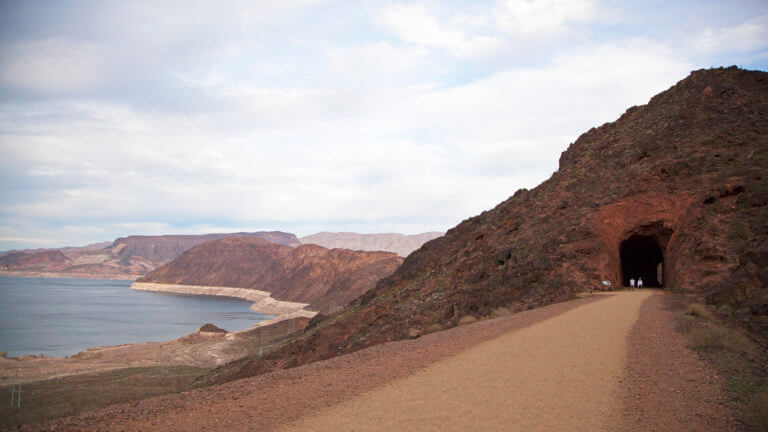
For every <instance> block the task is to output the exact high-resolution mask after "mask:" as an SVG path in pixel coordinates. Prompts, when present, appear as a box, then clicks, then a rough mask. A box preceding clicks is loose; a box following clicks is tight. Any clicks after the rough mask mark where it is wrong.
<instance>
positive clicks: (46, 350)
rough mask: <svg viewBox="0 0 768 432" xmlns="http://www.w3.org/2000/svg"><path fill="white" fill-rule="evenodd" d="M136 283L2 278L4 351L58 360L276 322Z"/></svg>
mask: <svg viewBox="0 0 768 432" xmlns="http://www.w3.org/2000/svg"><path fill="white" fill-rule="evenodd" d="M131 283H132V281H122V280H101V279H56V278H23V277H0V351H7V352H8V355H9V356H12V357H16V356H20V355H26V354H44V355H46V356H49V357H60V356H68V355H73V354H76V353H78V352H80V351H83V350H85V349H87V348H91V347H97V346H104V345H120V344H125V343H136V342H150V341H154V342H164V341H169V340H173V339H176V338H179V337H181V336H184V335H186V334H189V333H192V332H194V331H195V330H197V329H198V328H200V327H201V326H202V325H203V324H205V323H213V324H215V325H217V326H219V327H221V328H223V329H226V330H228V331H235V330H244V329H247V328H250V327H251V326H252V325H253V324H256V323H258V322H261V321H264V320H267V319H270V318H273V317H272V316H270V315H264V314H260V313H257V312H254V311H252V310H251V309H250V305H251V303H250V302H248V301H245V300H239V299H233V298H227V297H215V296H194V295H178V294H165V293H156V292H147V291H133V290H131V289H130V286H131Z"/></svg>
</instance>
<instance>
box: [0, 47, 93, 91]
mask: <svg viewBox="0 0 768 432" xmlns="http://www.w3.org/2000/svg"><path fill="white" fill-rule="evenodd" d="M103 56H104V52H103V49H102V48H101V47H100V46H99V45H97V44H95V43H89V42H76V41H69V40H63V39H55V38H54V39H47V40H43V41H33V42H20V43H16V44H14V45H12V46H10V47H9V48H8V51H7V52H6V53H4V54H3V55H2V58H1V60H0V62H1V63H0V80H2V82H3V84H5V85H9V86H12V87H20V88H24V89H30V90H35V91H43V92H71V91H75V90H87V89H90V88H93V87H95V86H98V85H100V84H102V83H104V82H105V80H106V78H107V77H106V70H105V62H104V58H103Z"/></svg>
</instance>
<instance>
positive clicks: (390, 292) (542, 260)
mask: <svg viewBox="0 0 768 432" xmlns="http://www.w3.org/2000/svg"><path fill="white" fill-rule="evenodd" d="M766 167H768V73H764V72H755V71H744V70H739V69H737V68H735V67H734V68H728V69H712V70H700V71H696V72H693V73H692V74H691V75H690V76H689V77H687V78H686V79H684V80H682V81H680V82H679V83H677V84H676V85H675V86H673V87H672V88H670V89H669V90H667V91H665V92H663V93H661V94H659V95H657V96H655V97H653V98H652V99H651V100H650V102H649V103H648V104H647V105H644V106H639V107H632V108H630V109H628V110H627V111H626V112H625V113H624V114H623V115H622V116H621V117H620V118H619V119H618V120H617V121H615V122H613V123H607V124H604V125H602V126H601V127H599V128H593V129H591V130H589V131H588V132H586V133H585V134H583V135H582V136H580V137H579V138H578V140H576V142H574V143H573V144H572V145H571V146H570V147H569V148H568V150H567V151H565V152H564V153H563V154H562V155H561V157H560V167H559V170H558V171H557V172H556V173H554V174H553V175H552V177H551V178H550V179H548V180H547V181H545V182H543V183H542V184H541V185H539V186H538V187H536V188H534V189H533V190H524V189H523V190H519V191H517V192H515V194H514V195H513V196H511V197H510V198H509V199H507V200H506V201H504V202H502V203H501V204H499V205H498V206H497V207H496V208H494V209H492V210H489V211H486V212H483V213H482V214H480V215H478V216H475V217H472V218H470V219H467V220H465V221H463V222H462V223H461V224H459V225H458V226H456V227H455V228H453V229H451V230H449V231H448V232H447V233H446V235H445V236H443V237H440V238H437V239H435V240H432V241H430V242H427V243H426V244H425V245H424V246H422V247H421V248H420V249H419V250H417V251H415V252H413V253H412V254H410V255H409V256H408V258H406V259H405V261H404V263H403V265H402V266H401V267H400V268H399V269H398V270H397V271H396V272H395V273H394V274H393V275H392V276H390V277H388V278H386V279H383V280H381V281H380V282H379V283H378V284H377V285H376V288H374V289H372V290H370V291H368V292H367V293H366V294H364V295H363V296H362V297H360V298H358V299H357V300H355V301H354V302H352V303H351V304H350V305H349V306H347V307H345V308H344V309H343V310H342V311H339V312H337V313H335V314H333V315H331V316H329V317H316V318H315V319H313V321H312V322H311V323H310V325H309V326H308V327H307V329H306V330H305V334H304V336H303V337H301V338H299V339H298V340H296V341H295V342H294V343H292V344H291V345H289V346H287V347H285V348H284V349H283V350H281V351H278V352H276V353H274V354H271V355H270V356H269V357H267V358H266V359H261V360H252V361H249V362H245V363H244V364H243V363H241V364H240V365H239V366H237V370H233V371H231V373H230V374H229V379H231V378H236V377H241V376H247V375H253V374H257V373H260V372H263V371H265V370H270V369H275V368H276V369H281V368H286V367H291V366H295V365H298V364H303V363H308V362H311V361H314V360H318V359H323V358H329V357H333V356H336V355H339V354H342V353H349V352H353V351H356V350H359V349H361V348H363V347H366V346H370V345H374V344H378V343H382V342H386V341H392V340H398V339H403V338H407V337H416V336H418V335H420V334H424V333H428V332H432V331H436V330H439V329H441V328H446V327H450V326H453V325H455V324H456V323H457V322H458V320H459V319H461V318H462V317H464V316H467V315H470V316H474V317H483V316H488V315H492V314H493V313H494V311H495V310H496V309H497V308H500V307H503V308H506V309H510V310H513V311H516V310H524V309H530V308H534V307H537V306H541V305H545V304H548V303H552V302H555V301H557V300H558V299H564V298H569V297H570V296H571V295H572V293H573V292H575V291H581V290H585V289H589V288H592V287H596V286H601V285H600V283H601V281H611V282H612V283H613V285H612V287H617V286H620V285H622V284H623V283H624V282H625V281H627V280H628V279H629V278H630V277H637V276H642V277H644V278H646V280H647V281H648V284H660V285H663V286H664V287H666V288H672V289H680V290H687V291H691V292H694V293H697V294H698V295H700V296H702V297H704V298H706V299H707V301H709V302H710V303H712V304H714V305H723V304H728V305H729V306H730V309H731V310H734V311H735V314H736V316H737V317H738V318H739V320H740V321H741V322H743V323H745V324H746V325H747V326H749V327H751V329H752V330H754V331H756V332H762V333H764V334H765V333H768V288H767V287H768V168H766ZM726 312H727V310H726ZM220 375H223V374H220Z"/></svg>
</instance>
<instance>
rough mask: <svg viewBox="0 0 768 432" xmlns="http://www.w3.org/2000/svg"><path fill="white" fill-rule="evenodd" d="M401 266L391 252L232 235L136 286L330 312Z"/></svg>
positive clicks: (182, 257) (188, 253) (187, 255)
mask: <svg viewBox="0 0 768 432" xmlns="http://www.w3.org/2000/svg"><path fill="white" fill-rule="evenodd" d="M401 262H402V259H401V258H399V257H398V256H397V255H395V254H394V253H391V252H367V251H351V250H346V249H326V248H324V247H321V246H317V245H301V246H298V247H296V248H292V247H290V246H285V245H279V244H276V243H270V242H268V241H265V240H263V239H258V238H240V237H234V238H227V239H222V240H217V241H212V242H208V243H205V244H203V245H200V246H197V247H194V248H192V249H190V250H188V251H186V252H185V253H183V254H182V255H180V256H179V257H178V258H176V259H175V260H174V261H172V262H170V263H168V264H166V265H164V266H162V267H160V268H158V269H156V270H155V271H153V272H152V273H150V274H148V275H147V276H145V277H143V278H141V279H138V280H137V282H139V283H161V284H176V285H202V286H217V287H234V288H253V289H257V290H260V291H266V292H269V293H271V295H272V297H273V298H275V299H277V300H283V301H291V302H300V303H309V304H310V306H309V308H310V309H312V310H316V311H325V312H329V311H332V310H335V309H337V308H340V307H341V306H343V305H345V304H347V303H348V302H349V301H351V300H353V299H355V298H357V297H358V296H360V295H361V294H362V293H364V292H366V291H367V290H369V289H370V288H372V287H373V286H374V285H375V284H376V282H377V281H378V280H379V279H381V278H383V277H386V276H389V275H390V274H392V272H393V271H395V269H396V268H397V267H398V266H399V265H400V263H401Z"/></svg>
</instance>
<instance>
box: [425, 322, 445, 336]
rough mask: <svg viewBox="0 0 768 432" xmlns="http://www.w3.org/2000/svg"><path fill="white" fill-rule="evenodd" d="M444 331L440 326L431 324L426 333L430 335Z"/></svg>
mask: <svg viewBox="0 0 768 432" xmlns="http://www.w3.org/2000/svg"><path fill="white" fill-rule="evenodd" d="M442 329H443V327H442V326H441V325H440V324H430V325H428V326H427V329H426V331H425V332H424V333H425V334H429V333H434V332H439V331H440V330H442Z"/></svg>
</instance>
